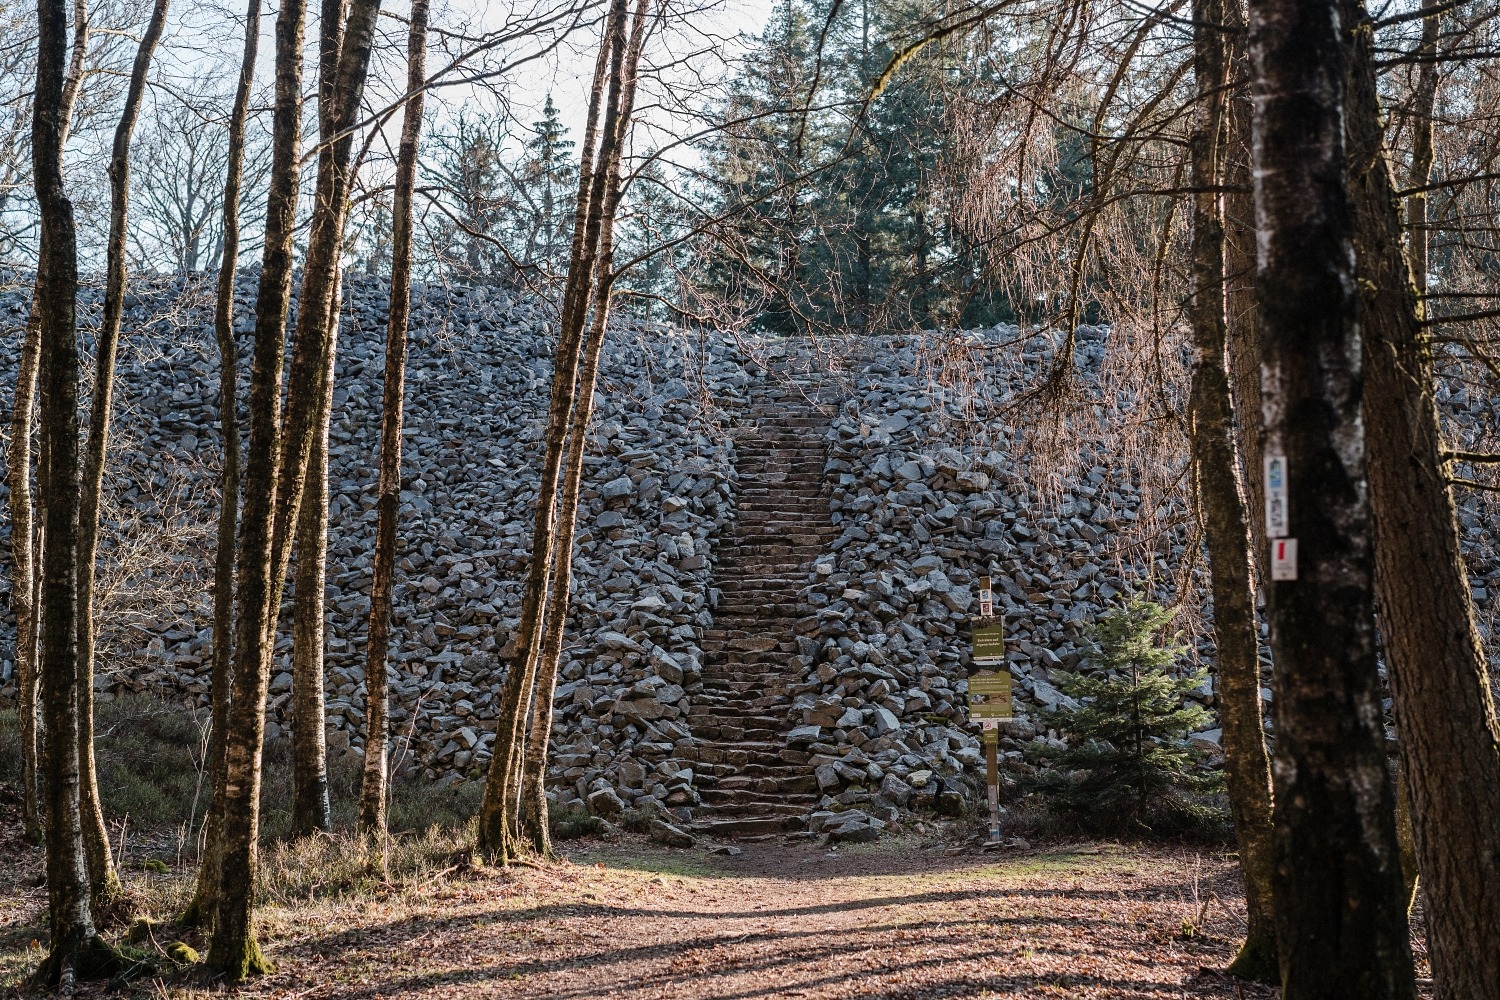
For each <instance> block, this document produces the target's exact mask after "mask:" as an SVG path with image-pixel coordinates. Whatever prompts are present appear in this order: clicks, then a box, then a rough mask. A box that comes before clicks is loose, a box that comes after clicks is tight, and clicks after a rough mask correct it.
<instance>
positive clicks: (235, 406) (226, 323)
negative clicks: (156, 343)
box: [181, 0, 261, 924]
mask: <svg viewBox="0 0 1500 1000" xmlns="http://www.w3.org/2000/svg"><path fill="white" fill-rule="evenodd" d="M260 19H261V8H260V0H250V2H249V4H248V7H247V10H246V13H245V46H244V52H243V55H242V56H241V59H240V76H239V82H238V84H237V85H236V86H235V91H234V105H233V107H232V108H231V109H230V113H229V149H228V156H227V157H226V164H225V175H224V200H223V231H224V241H223V249H222V252H221V253H222V255H221V256H220V258H219V281H218V287H217V289H216V296H215V299H214V339H215V340H216V341H217V343H218V346H219V436H220V438H221V439H222V441H223V448H224V467H223V470H222V472H221V475H220V479H219V498H220V499H219V520H218V531H217V536H216V538H215V546H216V548H215V552H214V647H213V665H212V668H211V674H210V682H209V683H210V685H211V691H212V698H213V707H212V715H211V721H210V724H209V725H210V729H209V742H208V761H207V766H208V767H209V768H211V771H210V773H211V774H212V775H213V784H212V787H213V795H212V796H211V798H210V800H209V801H210V802H217V801H218V800H219V798H220V796H221V795H222V794H223V787H224V734H225V733H226V732H227V731H228V729H229V705H230V682H231V679H232V678H233V676H234V571H235V541H236V538H237V536H238V533H239V513H240V510H239V495H240V419H239V351H238V347H237V346H236V343H235V337H234V279H235V271H236V269H237V266H238V263H239V252H240V185H241V184H242V183H243V180H244V167H245V122H246V120H247V118H248V117H249V111H250V92H251V89H252V88H253V87H254V86H255V61H256V59H257V58H258V57H259V52H260ZM222 836H223V828H222V814H221V813H220V811H219V810H217V809H214V808H212V807H211V808H210V809H209V811H208V822H207V824H206V829H205V835H204V852H203V861H202V865H201V867H200V870H199V873H198V882H197V885H196V886H195V888H194V891H193V899H192V902H190V903H189V904H188V907H187V912H186V913H184V914H183V916H182V918H181V919H182V921H183V922H184V923H187V924H199V923H202V922H205V921H207V920H209V919H211V916H212V914H213V912H214V893H215V891H216V889H217V886H218V884H219V859H220V856H221V852H222V850H223V844H222V842H221V841H222Z"/></svg>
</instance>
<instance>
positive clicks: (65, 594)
mask: <svg viewBox="0 0 1500 1000" xmlns="http://www.w3.org/2000/svg"><path fill="white" fill-rule="evenodd" d="M66 38H67V16H66V13H65V8H64V6H63V4H62V2H61V0H38V3H37V66H36V85H35V91H34V94H35V97H34V104H33V110H32V126H31V142H32V151H31V155H32V179H33V184H34V185H35V190H36V200H37V206H38V208H39V209H40V213H41V249H40V253H39V255H38V267H37V272H38V273H37V295H36V303H37V315H38V322H39V330H40V334H39V336H40V341H39V342H40V351H41V357H40V362H39V367H40V381H39V389H40V393H39V395H40V402H41V421H40V423H41V430H42V439H43V452H42V453H43V456H44V460H43V462H42V463H41V467H40V475H39V485H40V487H41V491H42V497H43V501H44V502H43V506H42V530H43V532H44V534H45V536H46V538H47V545H46V548H45V550H44V551H43V553H42V558H41V562H40V576H41V586H42V591H41V594H42V597H41V605H42V606H43V607H44V608H45V612H44V613H43V615H42V628H41V632H40V638H39V648H38V665H39V669H40V673H41V675H42V677H43V692H44V694H43V698H42V702H43V704H42V711H43V713H44V715H45V721H46V726H47V746H46V754H45V758H46V759H45V770H46V795H47V810H46V826H47V834H46V847H47V852H46V853H47V903H48V916H49V919H50V924H51V933H50V937H51V940H50V943H49V945H50V946H49V950H48V953H47V956H46V958H45V959H43V961H42V964H41V966H40V967H39V968H38V969H37V971H36V973H35V975H34V977H33V983H34V984H35V985H37V986H39V987H52V986H57V987H61V988H62V990H64V991H71V989H72V985H73V982H74V980H75V979H76V978H79V977H85V978H87V977H91V976H95V975H101V974H104V975H107V974H109V973H111V972H112V971H113V969H114V965H115V962H114V959H115V957H116V956H115V953H114V952H113V951H112V950H110V949H109V948H108V946H106V945H105V944H104V943H103V941H102V940H100V938H99V936H98V933H97V932H96V931H95V929H94V919H93V914H92V911H91V908H90V905H89V881H88V866H87V863H86V861H85V859H84V853H83V829H82V816H81V814H80V811H79V789H78V631H77V618H78V611H79V608H78V494H79V465H78V430H79V427H78V375H79V356H78V354H79V352H78V332H77V316H76V308H77V307H76V299H77V291H78V249H77V233H76V229H75V227H74V222H73V206H72V203H71V202H70V201H69V200H68V196H67V193H66V191H65V190H64V187H63V174H62V149H63V134H64V132H65V126H64V124H63V120H64V119H63V105H64V101H63V96H64V94H63V92H64V82H63V81H64V70H63V63H64V56H65V54H66V51H67V44H66Z"/></svg>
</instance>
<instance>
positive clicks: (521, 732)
mask: <svg viewBox="0 0 1500 1000" xmlns="http://www.w3.org/2000/svg"><path fill="white" fill-rule="evenodd" d="M626 11H627V8H626V0H611V2H610V8H609V14H608V17H607V19H606V21H605V26H604V36H603V39H602V41H601V42H600V45H599V54H598V57H597V59H596V60H595V63H594V83H593V89H592V90H591V91H590V94H591V98H590V101H589V111H588V119H587V123H586V124H585V126H584V136H583V143H582V144H581V153H580V157H579V170H578V202H577V206H576V208H575V210H574V215H573V244H572V250H571V254H570V257H569V260H570V264H569V268H568V280H567V283H566V285H565V286H564V291H563V306H562V315H561V317H560V321H559V324H558V339H557V351H556V358H555V361H554V363H553V370H552V395H551V400H550V403H549V405H548V411H547V432H546V437H545V438H544V440H543V443H542V475H541V481H540V483H539V484H538V488H537V501H536V511H535V513H534V515H533V520H532V541H531V564H530V566H529V567H528V569H527V576H526V590H525V592H524V595H523V597H522V600H521V623H520V628H519V630H518V632H517V636H516V640H517V642H516V651H517V659H516V660H515V662H513V663H512V664H511V667H510V670H509V671H508V672H507V674H506V677H505V682H504V683H503V684H502V685H501V688H500V699H499V706H498V711H499V714H498V717H497V719H496V721H495V746H494V755H493V756H492V757H491V758H490V768H489V774H488V776H487V778H486V781H485V786H484V799H483V801H482V802H481V803H480V808H479V841H478V847H479V850H480V852H481V853H482V854H483V855H484V856H485V857H487V858H489V859H490V860H491V861H495V862H499V863H502V864H503V863H505V862H507V861H509V860H510V859H511V858H512V857H515V856H517V855H518V854H519V851H520V847H521V844H520V823H519V813H520V785H521V781H520V778H521V764H522V758H523V754H524V750H525V747H524V741H525V722H526V719H527V717H528V714H529V712H530V704H531V692H532V689H533V687H534V686H535V681H536V671H537V665H538V656H539V653H540V651H541V650H540V646H541V639H542V626H543V620H542V619H543V615H544V613H545V610H546V600H547V588H548V584H549V582H550V578H551V570H552V563H553V559H554V549H555V546H556V541H555V536H556V524H555V515H556V505H557V486H558V477H559V474H560V472H561V468H562V462H563V457H564V449H565V445H566V441H565V435H566V432H567V421H568V414H569V412H570V411H571V409H572V405H573V399H574V391H575V382H576V380H577V376H578V366H579V361H580V358H579V354H580V349H581V345H582V339H583V324H584V316H585V311H586V309H587V307H588V300H589V283H590V281H589V279H590V276H591V275H592V272H593V255H594V251H595V248H596V247H597V245H598V229H597V227H598V217H597V213H596V212H594V208H595V206H597V205H599V204H600V197H599V195H600V194H602V185H603V183H604V177H603V175H602V174H600V173H599V172H598V171H597V169H596V164H595V148H594V147H595V145H596V144H597V143H598V141H599V133H600V118H601V115H602V114H603V113H605V108H606V107H608V108H609V109H610V112H611V113H612V111H613V109H614V108H615V107H616V106H617V101H618V97H619V91H618V86H619V76H618V73H616V72H614V70H615V69H617V68H618V66H619V64H620V61H621V60H623V58H624V50H625V15H626ZM606 94H608V97H607V98H606ZM604 132H605V134H606V135H608V132H609V127H608V123H607V122H606V125H605V128H604Z"/></svg>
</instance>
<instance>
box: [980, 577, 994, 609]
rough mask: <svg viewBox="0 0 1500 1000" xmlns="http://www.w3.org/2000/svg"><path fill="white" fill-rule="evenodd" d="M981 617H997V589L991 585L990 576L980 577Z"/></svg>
mask: <svg viewBox="0 0 1500 1000" xmlns="http://www.w3.org/2000/svg"><path fill="white" fill-rule="evenodd" d="M979 617H981V618H993V617H995V591H994V590H993V589H992V588H991V587H990V578H989V577H987V576H981V577H980V578H979Z"/></svg>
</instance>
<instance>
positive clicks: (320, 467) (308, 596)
mask: <svg viewBox="0 0 1500 1000" xmlns="http://www.w3.org/2000/svg"><path fill="white" fill-rule="evenodd" d="M346 14H347V4H346V3H345V2H344V0H323V4H322V11H321V20H320V25H321V26H320V29H319V31H320V33H319V36H318V142H319V144H320V148H319V152H318V190H319V192H320V193H321V192H324V191H326V190H328V188H327V185H328V184H329V181H330V177H329V172H330V171H331V170H333V169H334V161H333V155H334V153H333V149H332V148H331V146H330V145H329V143H330V140H332V138H333V136H334V134H335V132H336V131H337V130H338V128H339V118H338V111H337V107H336V105H337V101H338V95H337V84H338V81H337V76H338V66H339V56H340V53H341V51H342V49H343V43H344V19H345V17H346ZM338 246H339V247H341V246H342V240H340V241H339V244H338ZM313 267H317V268H322V269H325V270H326V271H327V272H328V282H329V294H328V298H327V301H326V304H325V306H324V309H325V311H324V313H323V315H322V316H321V317H320V320H319V323H317V324H314V325H313V328H314V329H316V330H318V331H319V332H320V335H324V334H322V331H325V330H326V331H327V333H326V337H327V339H328V341H329V342H330V343H334V342H336V341H337V337H338V332H337V331H338V319H339V315H338V314H339V305H340V302H339V299H340V292H339V288H340V285H341V282H342V277H341V275H340V273H339V249H338V247H336V248H335V249H334V251H333V253H332V254H331V255H330V256H329V257H328V258H327V259H322V258H320V259H319V260H318V261H314V260H313V259H312V258H311V257H309V259H308V261H307V264H306V266H305V267H304V271H303V288H304V294H305V290H306V288H307V282H308V274H307V270H308V269H309V268H313ZM303 301H305V300H303ZM301 304H302V303H301V302H300V301H299V306H300V305H301ZM303 318H304V315H303V314H300V313H299V329H300V327H301V321H302V319H303ZM333 362H334V351H333V350H332V349H330V350H329V351H328V352H327V353H326V356H325V357H324V358H323V360H322V369H321V371H320V376H321V378H320V385H319V387H318V388H317V389H315V390H314V391H315V392H316V393H317V397H316V404H315V405H316V408H317V409H316V412H315V414H314V416H313V428H314V429H313V431H312V443H311V447H310V450H309V451H308V454H307V481H306V485H305V487H304V488H303V489H304V495H303V502H302V503H301V504H300V506H299V507H298V510H297V513H296V515H295V521H296V528H295V544H296V551H297V565H296V573H295V584H294V587H293V591H294V595H295V596H294V600H293V611H292V835H293V836H303V835H306V834H309V833H313V832H315V831H318V830H328V829H331V828H332V826H333V817H332V815H331V814H330V811H329V803H328V751H327V737H326V733H325V726H326V717H327V709H326V707H325V706H326V699H325V694H324V654H325V630H326V617H327V609H326V594H327V576H328V571H327V567H328V544H327V542H328V420H329V411H330V409H331V407H332V403H333V401H332V395H333Z"/></svg>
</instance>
